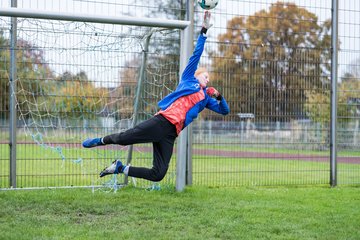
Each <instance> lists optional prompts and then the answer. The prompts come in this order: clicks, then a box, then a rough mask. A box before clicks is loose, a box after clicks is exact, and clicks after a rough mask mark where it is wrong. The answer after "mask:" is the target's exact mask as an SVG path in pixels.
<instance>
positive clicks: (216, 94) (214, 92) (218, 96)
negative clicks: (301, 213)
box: [206, 87, 222, 100]
mask: <svg viewBox="0 0 360 240" xmlns="http://www.w3.org/2000/svg"><path fill="white" fill-rule="evenodd" d="M206 94H207V95H209V96H210V97H214V98H216V100H221V99H222V96H221V94H220V93H219V91H218V90H216V89H215V88H213V87H208V88H207V89H206Z"/></svg>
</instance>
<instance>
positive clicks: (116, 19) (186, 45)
mask: <svg viewBox="0 0 360 240" xmlns="http://www.w3.org/2000/svg"><path fill="white" fill-rule="evenodd" d="M0 16H5V17H11V19H12V22H15V23H16V18H17V17H21V18H35V19H49V20H62V21H75V22H93V23H103V24H119V25H128V26H145V27H158V28H168V29H179V30H180V31H181V46H180V49H181V51H180V76H181V73H182V72H183V70H184V69H185V67H186V64H187V62H188V59H189V58H190V56H191V53H192V51H193V25H194V21H193V19H194V0H187V9H186V19H187V20H186V21H183V20H169V19H159V18H139V17H129V16H102V15H89V14H80V13H66V12H51V11H40V10H36V11H34V9H25V8H16V7H10V8H1V9H0ZM15 25H16V24H15ZM13 27H14V26H12V29H11V39H12V41H11V46H10V51H11V53H12V54H11V55H12V56H13V58H14V56H15V55H16V54H15V53H16V26H15V28H14V29H13ZM10 76H11V78H10V89H12V92H14V90H15V87H16V86H15V81H14V79H16V66H12V67H11V68H10ZM10 98H11V99H10V101H12V102H13V103H14V102H15V96H14V94H10ZM10 119H12V120H10V125H11V124H12V123H13V122H14V121H13V120H14V119H16V109H15V105H14V104H11V107H10ZM190 136H191V127H188V128H186V129H184V130H183V131H182V133H181V134H180V135H179V138H178V145H177V164H176V190H177V191H182V190H183V189H184V188H185V185H186V184H187V183H190V184H191V167H190V166H191V138H190ZM189 141H190V142H189ZM9 145H10V153H14V154H10V185H11V187H12V188H16V125H14V126H10V144H9ZM189 170H190V173H189ZM186 172H188V176H190V178H189V177H187V174H186ZM189 179H190V180H189Z"/></svg>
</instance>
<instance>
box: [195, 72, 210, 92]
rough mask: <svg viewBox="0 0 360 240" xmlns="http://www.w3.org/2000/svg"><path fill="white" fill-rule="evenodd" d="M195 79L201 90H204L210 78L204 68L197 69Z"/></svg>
mask: <svg viewBox="0 0 360 240" xmlns="http://www.w3.org/2000/svg"><path fill="white" fill-rule="evenodd" d="M194 76H195V78H196V79H197V80H198V81H199V83H200V86H201V87H202V88H206V86H207V84H208V82H209V81H210V76H209V73H208V71H207V69H206V68H204V67H199V68H198V69H197V70H196V71H195V74H194Z"/></svg>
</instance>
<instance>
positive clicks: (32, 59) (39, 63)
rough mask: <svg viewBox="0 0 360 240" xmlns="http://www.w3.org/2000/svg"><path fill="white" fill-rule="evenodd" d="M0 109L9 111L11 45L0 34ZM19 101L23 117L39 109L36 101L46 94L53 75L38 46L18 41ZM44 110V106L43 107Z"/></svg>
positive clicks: (17, 96)
mask: <svg viewBox="0 0 360 240" xmlns="http://www.w3.org/2000/svg"><path fill="white" fill-rule="evenodd" d="M0 49H1V50H0V69H1V71H0V87H1V89H2V91H1V92H2V94H0V103H1V104H0V109H2V110H4V111H9V100H10V98H9V95H10V88H9V80H10V42H9V40H8V39H6V38H5V37H4V35H3V32H0ZM16 49H17V50H16V72H17V79H16V92H17V94H16V99H17V104H18V108H19V110H20V111H21V113H22V114H23V115H27V113H28V112H30V111H33V110H36V111H39V106H38V105H36V101H37V99H38V98H39V97H42V96H43V95H44V92H43V91H44V89H46V88H45V86H47V79H49V78H52V72H51V69H50V68H49V66H48V64H47V63H46V61H45V57H44V52H43V51H42V50H41V49H40V48H38V47H37V46H35V45H34V44H32V43H30V42H28V41H26V40H23V39H18V41H17V48H16ZM40 111H41V106H40Z"/></svg>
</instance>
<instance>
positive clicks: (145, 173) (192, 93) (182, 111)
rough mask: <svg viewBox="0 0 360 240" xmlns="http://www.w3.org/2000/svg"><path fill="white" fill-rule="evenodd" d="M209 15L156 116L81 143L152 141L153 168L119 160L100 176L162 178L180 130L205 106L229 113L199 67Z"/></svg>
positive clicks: (221, 98)
mask: <svg viewBox="0 0 360 240" xmlns="http://www.w3.org/2000/svg"><path fill="white" fill-rule="evenodd" d="M210 16H211V14H210V12H208V11H206V12H205V14H204V21H203V24H202V29H201V33H200V36H199V38H198V41H197V44H196V47H195V50H194V52H193V55H192V56H191V57H190V59H189V63H188V65H187V66H186V68H185V70H184V72H183V74H182V77H181V81H180V83H179V85H178V87H177V88H176V90H175V91H174V92H172V93H171V94H169V95H168V96H166V97H165V98H164V99H162V100H161V101H159V102H158V105H159V107H160V111H159V112H158V113H156V114H155V116H154V117H152V118H150V119H149V120H146V121H144V122H142V123H140V124H138V125H137V126H135V127H134V128H131V129H128V130H126V131H125V132H121V133H116V134H111V135H108V136H105V137H102V138H90V139H87V140H85V141H84V142H83V143H82V145H83V147H85V148H91V147H96V146H102V145H107V144H119V145H131V144H136V143H149V142H152V143H153V167H152V168H143V167H133V166H125V165H123V163H122V162H121V161H120V160H115V161H114V162H113V163H112V164H111V165H110V166H109V167H107V168H105V169H104V170H103V171H102V172H101V173H100V177H103V176H105V175H108V174H118V173H124V174H125V175H128V176H131V177H137V178H144V179H147V180H150V181H161V180H162V179H163V178H164V176H165V174H166V172H167V170H168V168H169V162H170V158H171V155H172V153H173V147H174V142H175V139H176V137H177V136H178V135H179V133H180V132H181V130H182V129H184V128H185V127H186V126H187V125H189V124H190V123H191V122H192V121H193V120H194V119H195V118H196V117H197V116H198V114H199V113H200V112H201V111H202V110H204V108H208V109H210V110H212V111H214V112H216V113H219V114H222V115H227V114H228V113H229V111H230V110H229V107H228V105H227V103H226V100H225V98H224V97H223V96H221V94H220V93H219V92H218V91H217V90H216V89H215V88H213V87H207V84H208V82H209V81H210V77H209V73H208V72H207V70H206V69H205V68H202V67H201V68H197V66H198V63H199V61H200V57H201V54H202V52H203V50H204V45H205V41H206V38H207V37H206V32H207V30H208V29H209V28H210V27H211V26H212V25H210Z"/></svg>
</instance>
